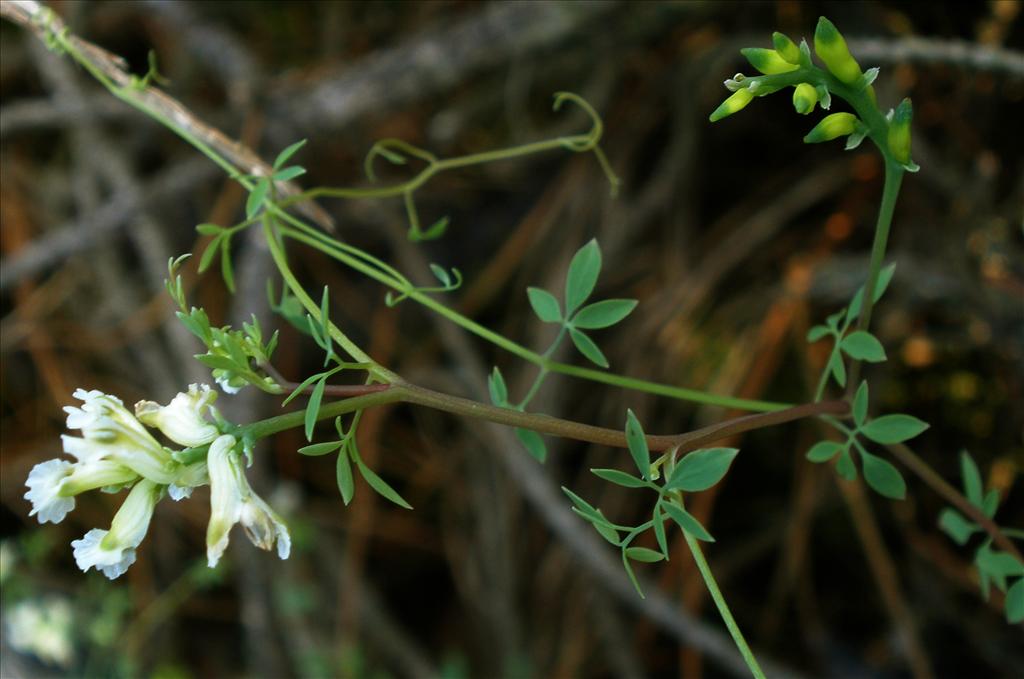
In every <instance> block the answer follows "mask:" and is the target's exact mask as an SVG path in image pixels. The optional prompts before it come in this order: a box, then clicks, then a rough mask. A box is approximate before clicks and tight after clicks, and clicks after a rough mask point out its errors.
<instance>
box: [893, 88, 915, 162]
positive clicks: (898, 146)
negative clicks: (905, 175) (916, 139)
mask: <svg viewBox="0 0 1024 679" xmlns="http://www.w3.org/2000/svg"><path fill="white" fill-rule="evenodd" d="M913 117H914V109H913V106H912V105H911V103H910V99H904V100H903V101H901V102H900V105H899V106H897V107H896V111H895V113H893V116H892V120H891V121H889V150H890V151H891V152H892V157H893V158H895V159H896V161H897V162H899V163H901V164H903V165H906V164H907V163H909V162H910V120H911V119H912V118H913Z"/></svg>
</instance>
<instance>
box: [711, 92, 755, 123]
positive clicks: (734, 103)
mask: <svg viewBox="0 0 1024 679" xmlns="http://www.w3.org/2000/svg"><path fill="white" fill-rule="evenodd" d="M753 98H754V94H753V92H751V91H750V90H749V89H746V88H744V89H742V90H737V91H736V92H735V93H734V94H733V95H732V96H731V97H729V98H728V99H726V100H725V101H723V102H722V103H721V105H719V107H718V108H716V109H715V110H714V112H712V114H711V115H710V116H709V118H708V119H709V120H710V121H711V122H713V123H714V122H717V121H719V120H721V119H722V118H725V117H726V116H731V115H732V114H733V113H736V112H737V111H741V110H743V108H744V107H745V106H746V105H747V104H749V103H750V100H751V99H753Z"/></svg>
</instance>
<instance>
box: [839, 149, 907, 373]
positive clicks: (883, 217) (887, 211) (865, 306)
mask: <svg viewBox="0 0 1024 679" xmlns="http://www.w3.org/2000/svg"><path fill="white" fill-rule="evenodd" d="M903 173H904V169H903V167H902V166H901V165H899V164H898V163H897V162H896V161H894V160H892V159H891V158H888V157H886V158H885V187H884V188H883V189H882V204H881V206H880V207H879V209H878V223H877V224H876V225H875V241H874V243H873V244H872V246H871V262H870V264H869V265H868V282H867V284H866V285H865V286H864V297H863V299H862V302H861V310H860V318H858V319H857V329H858V330H867V329H868V327H869V326H870V323H871V312H872V310H873V309H874V306H875V288H876V287H878V275H879V272H881V270H882V260H883V259H885V249H886V246H887V245H888V242H889V230H890V227H891V226H892V215H893V212H894V211H895V209H896V199H897V198H898V197H899V195H900V185H901V184H902V183H903ZM849 373H850V381H849V382H848V383H847V384H848V386H849V388H850V389H856V384H857V382H858V380H859V378H860V361H854V362H852V363H851V364H850V371H849Z"/></svg>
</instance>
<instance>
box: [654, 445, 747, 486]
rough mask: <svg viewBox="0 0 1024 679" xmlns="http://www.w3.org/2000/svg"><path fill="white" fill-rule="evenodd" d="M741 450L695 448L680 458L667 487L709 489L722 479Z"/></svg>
mask: <svg viewBox="0 0 1024 679" xmlns="http://www.w3.org/2000/svg"><path fill="white" fill-rule="evenodd" d="M739 452H740V451H739V449H738V448H707V449H705V450H695V451H693V452H692V453H690V454H688V455H687V456H686V457H684V458H683V459H682V460H680V461H679V464H677V465H676V468H675V469H674V470H672V476H671V477H670V478H669V480H668V483H667V484H666V485H665V489H666V490H683V491H686V492H695V491H701V490H707V489H708V488H710V487H711V486H713V485H715V484H716V483H718V482H719V481H721V480H722V477H723V476H725V473H726V472H727V471H729V465H731V464H732V461H733V460H734V459H735V458H736V454H737V453H739Z"/></svg>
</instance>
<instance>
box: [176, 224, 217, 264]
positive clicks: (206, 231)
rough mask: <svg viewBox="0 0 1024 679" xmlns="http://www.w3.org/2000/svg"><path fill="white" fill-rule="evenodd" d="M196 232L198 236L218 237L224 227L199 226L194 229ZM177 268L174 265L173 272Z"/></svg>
mask: <svg viewBox="0 0 1024 679" xmlns="http://www.w3.org/2000/svg"><path fill="white" fill-rule="evenodd" d="M196 231H198V232H199V234H200V235H203V236H219V235H220V234H222V233H224V231H225V229H224V227H222V226H218V225H217V224H200V225H199V226H197V227H196ZM178 266H180V265H178V264H177V263H175V270H177V267H178Z"/></svg>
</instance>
